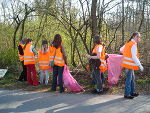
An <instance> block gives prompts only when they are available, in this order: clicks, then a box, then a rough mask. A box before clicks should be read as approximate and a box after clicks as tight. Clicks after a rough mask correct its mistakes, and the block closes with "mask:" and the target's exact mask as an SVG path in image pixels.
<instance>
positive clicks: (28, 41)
mask: <svg viewBox="0 0 150 113" xmlns="http://www.w3.org/2000/svg"><path fill="white" fill-rule="evenodd" d="M30 42H32V39H30V38H27V40H26V43H25V46H24V49H25V48H26V45H27V44H28V43H30Z"/></svg>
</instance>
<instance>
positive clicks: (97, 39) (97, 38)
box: [94, 35, 102, 45]
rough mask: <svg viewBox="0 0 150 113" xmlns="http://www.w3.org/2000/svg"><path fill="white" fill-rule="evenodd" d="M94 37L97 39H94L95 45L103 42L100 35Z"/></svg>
mask: <svg viewBox="0 0 150 113" xmlns="http://www.w3.org/2000/svg"><path fill="white" fill-rule="evenodd" d="M94 38H95V40H94V45H95V44H102V43H101V40H100V36H99V35H95V37H94Z"/></svg>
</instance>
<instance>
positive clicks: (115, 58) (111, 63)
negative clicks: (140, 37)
mask: <svg viewBox="0 0 150 113" xmlns="http://www.w3.org/2000/svg"><path fill="white" fill-rule="evenodd" d="M108 56H109V58H108V59H107V64H108V87H109V88H112V87H113V86H114V85H115V84H117V83H118V80H119V77H120V75H121V71H122V66H121V63H122V58H123V56H122V55H118V54H108Z"/></svg>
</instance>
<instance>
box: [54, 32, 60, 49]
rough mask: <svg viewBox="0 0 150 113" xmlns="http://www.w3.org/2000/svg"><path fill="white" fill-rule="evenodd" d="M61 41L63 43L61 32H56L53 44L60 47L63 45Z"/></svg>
mask: <svg viewBox="0 0 150 113" xmlns="http://www.w3.org/2000/svg"><path fill="white" fill-rule="evenodd" d="M61 43H62V39H61V36H60V34H56V35H55V36H54V40H53V42H52V44H53V46H54V47H55V48H58V47H60V46H61Z"/></svg>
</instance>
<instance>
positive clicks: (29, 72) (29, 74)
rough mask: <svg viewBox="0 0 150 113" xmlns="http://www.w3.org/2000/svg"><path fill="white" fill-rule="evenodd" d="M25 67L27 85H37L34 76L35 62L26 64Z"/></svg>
mask: <svg viewBox="0 0 150 113" xmlns="http://www.w3.org/2000/svg"><path fill="white" fill-rule="evenodd" d="M26 67H27V80H28V84H29V85H34V86H36V85H38V84H39V82H38V80H37V77H36V70H35V64H29V65H26Z"/></svg>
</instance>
